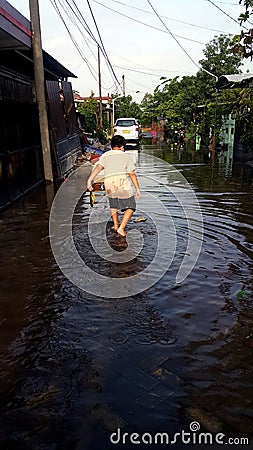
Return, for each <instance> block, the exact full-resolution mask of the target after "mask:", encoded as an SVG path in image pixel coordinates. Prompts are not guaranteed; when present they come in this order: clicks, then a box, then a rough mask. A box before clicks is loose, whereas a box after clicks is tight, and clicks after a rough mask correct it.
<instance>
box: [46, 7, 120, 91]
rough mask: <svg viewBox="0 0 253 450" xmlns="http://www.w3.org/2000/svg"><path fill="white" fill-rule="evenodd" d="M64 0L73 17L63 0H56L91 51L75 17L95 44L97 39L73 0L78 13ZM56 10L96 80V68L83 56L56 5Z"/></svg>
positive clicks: (104, 87) (106, 88)
mask: <svg viewBox="0 0 253 450" xmlns="http://www.w3.org/2000/svg"><path fill="white" fill-rule="evenodd" d="M65 1H66V3H67V5H68V7H69V10H70V11H71V12H72V14H73V17H72V16H71V14H70V11H69V10H68V9H67V8H66V5H64V2H63V0H62V1H61V0H58V2H59V4H60V5H61V7H62V9H63V11H64V12H65V14H66V16H67V17H68V18H69V20H70V21H71V22H72V23H73V24H74V26H75V27H76V28H77V29H78V30H79V32H80V34H81V36H82V37H83V39H84V41H85V43H86V45H87V46H88V48H89V50H90V51H91V53H92V50H91V48H90V46H89V45H88V43H87V39H86V38H85V36H84V34H83V33H82V31H81V29H80V27H79V26H78V24H77V22H76V21H75V18H76V19H77V20H78V21H79V23H80V24H81V26H82V27H83V28H84V30H85V31H86V32H87V33H88V35H89V36H90V37H91V39H92V41H94V42H95V43H96V45H98V42H97V40H96V38H95V36H94V34H93V33H92V31H91V29H90V28H89V25H88V23H87V22H86V20H85V19H84V17H83V15H82V13H81V11H80V10H79V8H78V6H77V5H76V3H75V1H74V0H72V2H73V4H74V7H75V8H76V10H77V12H78V14H77V13H76V11H75V10H74V9H73V7H72V5H71V4H70V3H69V1H68V0H65ZM51 3H52V0H51ZM54 3H55V5H56V1H55V0H54ZM55 5H53V6H54V7H55ZM55 9H56V7H55ZM56 11H57V13H58V15H59V16H60V18H61V20H62V22H63V23H64V25H65V27H66V29H67V31H68V33H69V35H70V37H71V39H72V42H73V43H74V45H75V47H76V48H77V50H78V53H79V54H80V56H81V57H82V59H83V61H84V62H85V63H86V64H87V65H88V68H89V70H90V72H91V74H92V76H93V78H94V79H95V80H96V82H98V80H97V78H96V77H95V75H94V72H95V73H96V70H95V69H94V68H93V67H92V65H91V64H90V62H89V61H88V60H87V58H86V57H85V56H84V54H83V52H82V51H81V49H80V47H79V45H78V44H77V42H76V40H75V39H74V37H73V35H72V34H71V33H70V31H69V29H68V27H67V24H66V22H65V21H64V19H63V16H62V14H61V13H60V10H59V8H58V7H57V9H56ZM82 20H83V22H82ZM106 56H107V55H106ZM106 56H105V55H104V57H105V59H106ZM91 69H92V71H91ZM103 89H105V90H107V91H108V90H110V89H111V87H110V88H108V87H106V86H103Z"/></svg>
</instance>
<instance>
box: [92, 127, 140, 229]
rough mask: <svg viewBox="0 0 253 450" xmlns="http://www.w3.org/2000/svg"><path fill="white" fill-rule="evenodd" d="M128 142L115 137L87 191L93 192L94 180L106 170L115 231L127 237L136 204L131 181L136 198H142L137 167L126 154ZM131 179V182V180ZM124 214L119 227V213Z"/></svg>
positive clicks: (106, 186)
mask: <svg viewBox="0 0 253 450" xmlns="http://www.w3.org/2000/svg"><path fill="white" fill-rule="evenodd" d="M125 145H126V141H125V138H124V137H123V136H119V135H115V136H113V138H112V140H111V150H109V151H108V152H106V153H104V154H103V155H102V156H101V157H100V159H99V161H98V163H97V165H96V166H95V167H94V169H93V170H92V172H91V175H90V176H89V178H88V180H87V189H88V190H89V191H92V190H93V188H92V182H93V180H94V178H95V177H96V176H97V175H98V174H99V172H101V170H103V169H104V174H105V179H104V184H105V190H106V195H107V197H108V199H109V204H110V213H111V217H112V220H113V229H114V230H115V231H117V233H118V234H119V235H120V236H126V231H125V227H126V225H127V223H128V221H129V220H130V219H131V217H132V215H133V213H134V211H135V209H136V202H135V198H134V194H133V189H132V185H131V182H130V180H131V181H132V183H133V185H134V187H135V189H136V198H137V199H139V198H140V197H141V194H140V188H139V183H138V179H137V176H136V174H135V165H134V162H133V160H132V159H131V157H130V156H129V155H127V154H126V153H124V150H125ZM129 178H130V180H129ZM119 210H121V211H122V212H124V215H123V217H122V221H121V223H120V225H119V219H118V211H119Z"/></svg>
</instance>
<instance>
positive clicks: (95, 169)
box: [87, 164, 104, 191]
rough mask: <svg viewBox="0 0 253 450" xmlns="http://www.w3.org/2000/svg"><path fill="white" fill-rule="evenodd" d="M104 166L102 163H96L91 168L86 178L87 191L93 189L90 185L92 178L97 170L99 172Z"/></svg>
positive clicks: (96, 173)
mask: <svg viewBox="0 0 253 450" xmlns="http://www.w3.org/2000/svg"><path fill="white" fill-rule="evenodd" d="M103 168H104V166H102V164H97V165H96V166H95V167H94V169H93V170H92V172H91V174H90V176H89V178H88V180H87V189H88V190H89V191H93V187H92V181H93V180H94V178H95V177H96V176H97V175H98V174H99V172H101V170H103Z"/></svg>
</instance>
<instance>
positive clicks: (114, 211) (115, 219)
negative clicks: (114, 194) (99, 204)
mask: <svg viewBox="0 0 253 450" xmlns="http://www.w3.org/2000/svg"><path fill="white" fill-rule="evenodd" d="M110 213H111V217H112V221H113V228H114V230H115V231H117V229H118V228H119V219H118V210H117V209H116V208H110Z"/></svg>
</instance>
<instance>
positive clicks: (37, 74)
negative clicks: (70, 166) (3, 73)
mask: <svg viewBox="0 0 253 450" xmlns="http://www.w3.org/2000/svg"><path fill="white" fill-rule="evenodd" d="M29 7H30V18H31V23H32V46H33V61H34V79H35V90H36V99H37V102H38V108H39V123H40V135H41V146H42V154H43V165H44V177H45V180H46V181H47V182H48V183H52V182H53V172H52V161H51V152H50V140H49V131H48V119H47V106H46V99H45V82H44V67H43V57H42V45H41V30H40V15H39V3H38V0H29Z"/></svg>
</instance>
